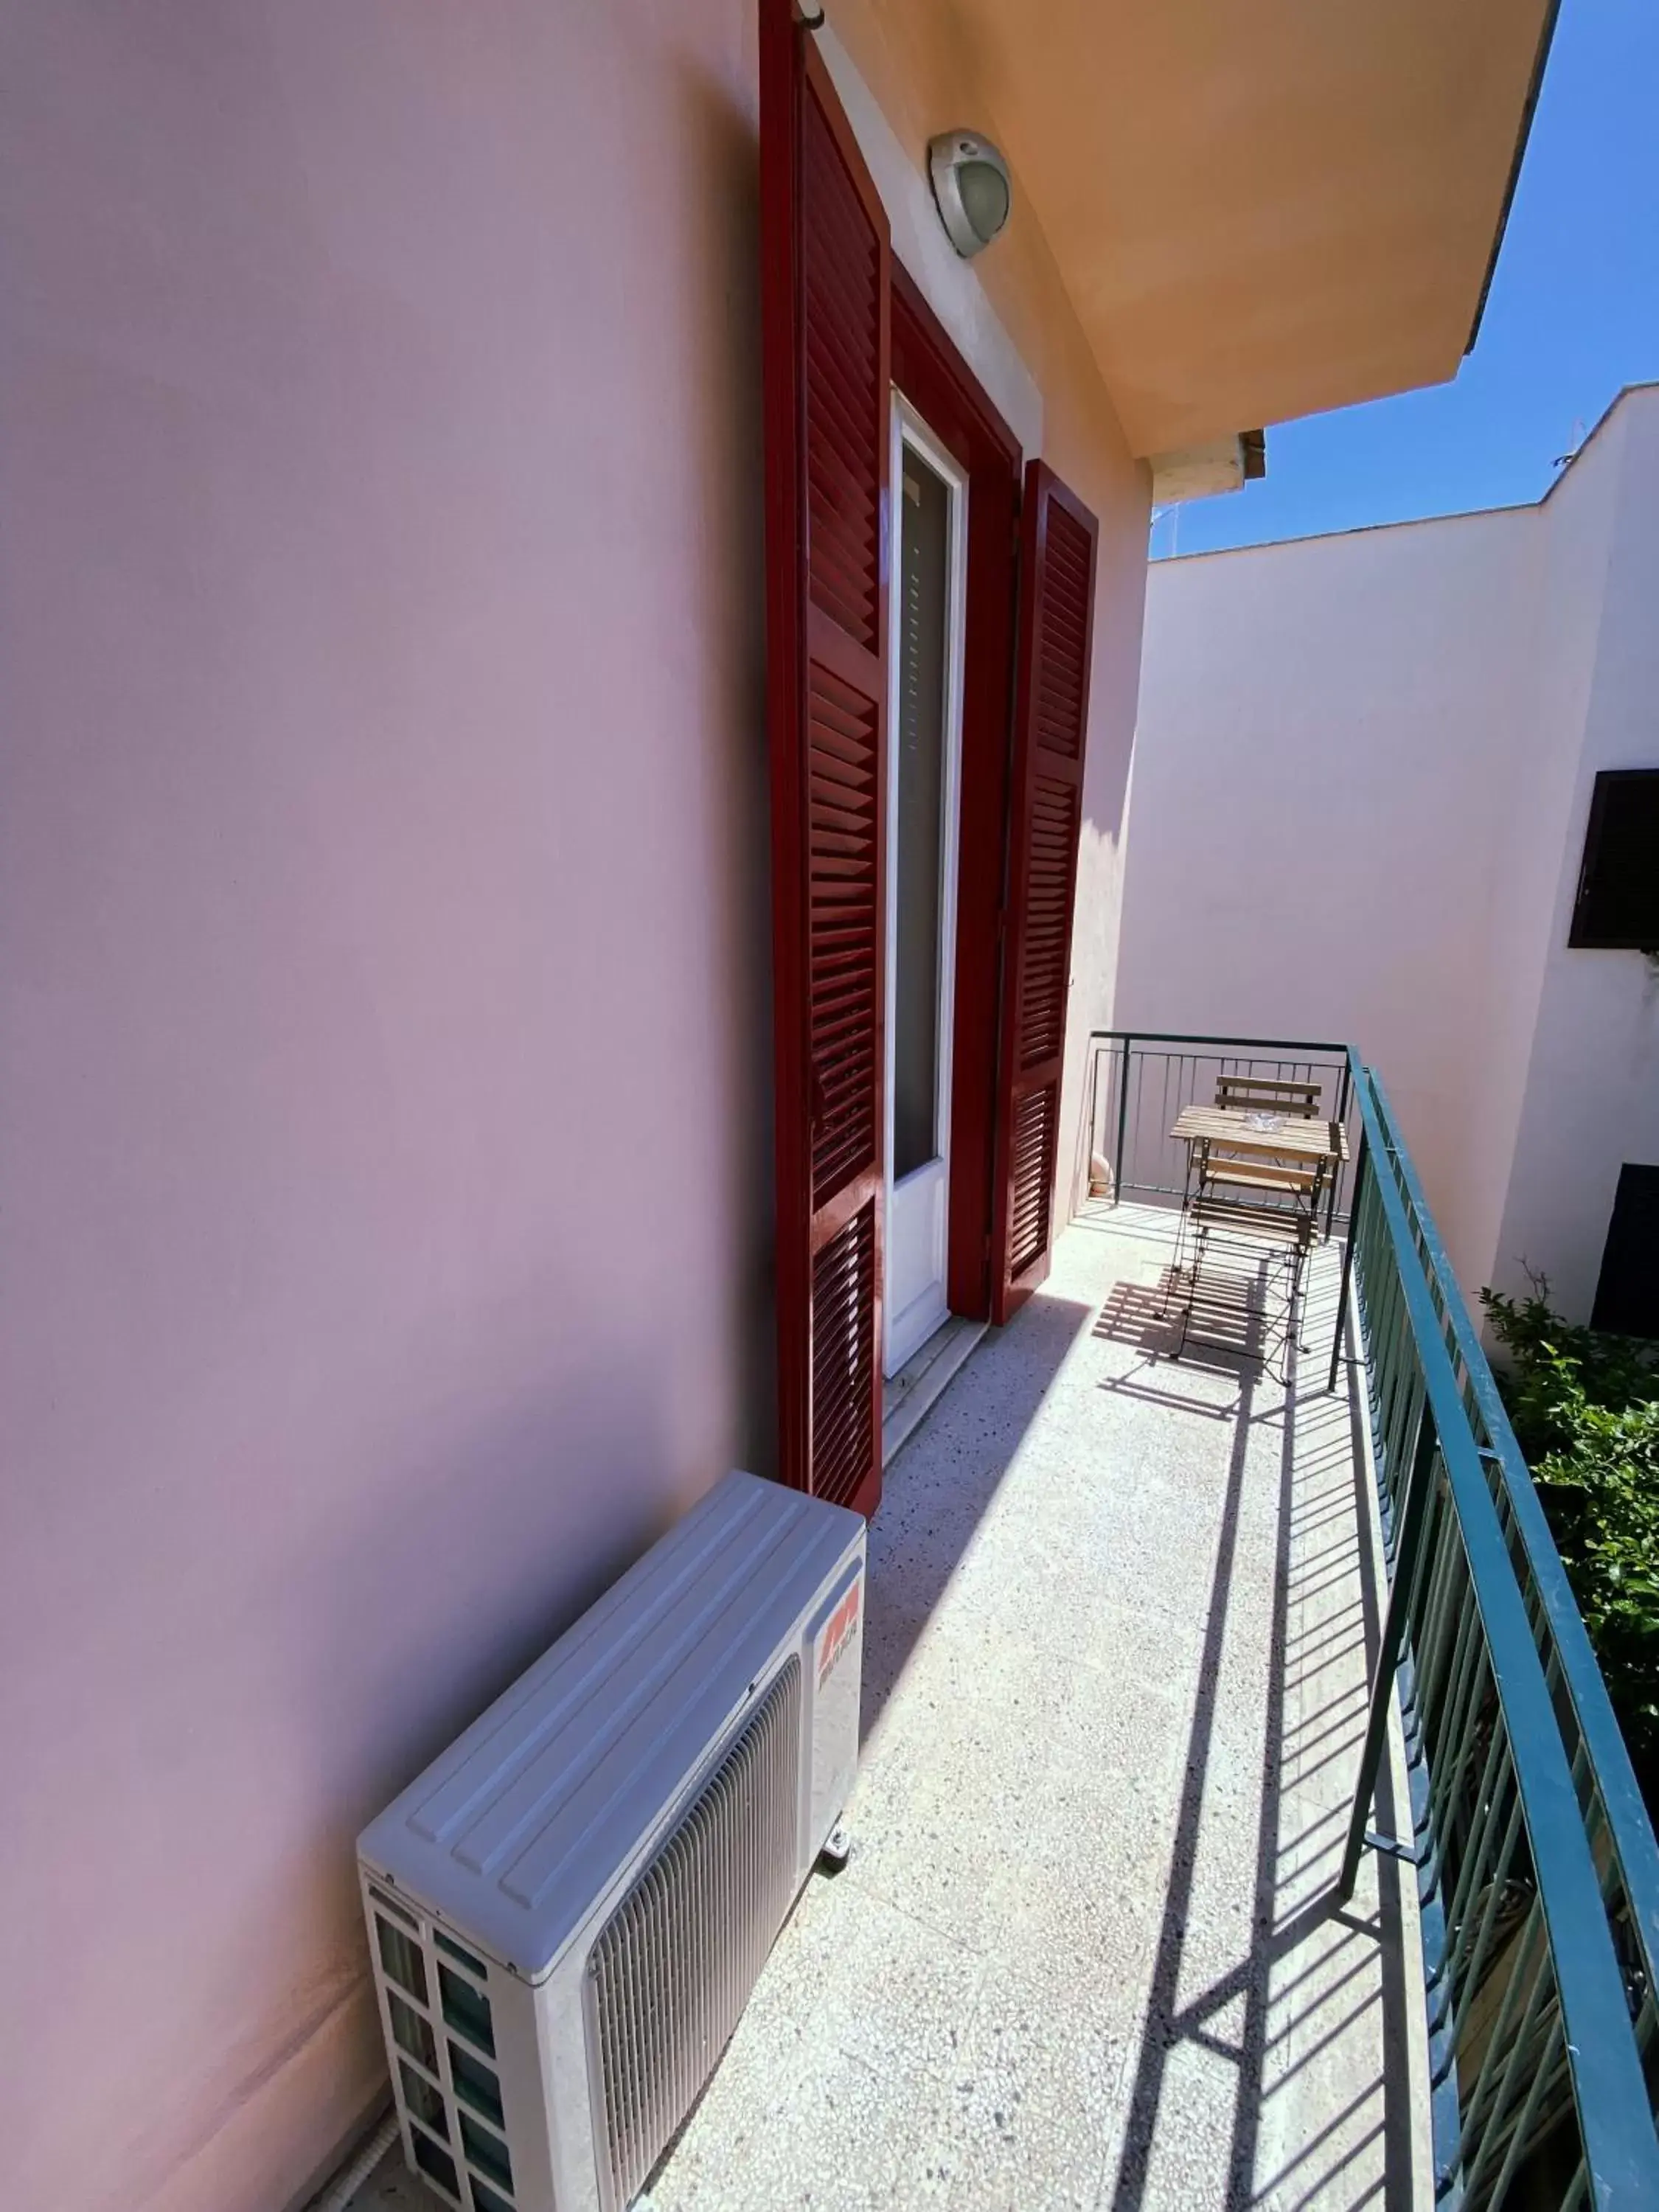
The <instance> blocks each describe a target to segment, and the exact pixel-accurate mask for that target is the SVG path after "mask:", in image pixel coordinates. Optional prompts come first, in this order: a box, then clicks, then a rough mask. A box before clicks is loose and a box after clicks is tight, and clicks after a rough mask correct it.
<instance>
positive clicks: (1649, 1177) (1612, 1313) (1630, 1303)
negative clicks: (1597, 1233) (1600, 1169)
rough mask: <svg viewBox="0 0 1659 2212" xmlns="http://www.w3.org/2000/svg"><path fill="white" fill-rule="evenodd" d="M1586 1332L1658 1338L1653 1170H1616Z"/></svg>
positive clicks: (1658, 1217)
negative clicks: (1616, 1183) (1602, 1330)
mask: <svg viewBox="0 0 1659 2212" xmlns="http://www.w3.org/2000/svg"><path fill="white" fill-rule="evenodd" d="M1590 1327H1591V1328H1605V1329H1609V1330H1611V1331H1613V1333H1614V1334H1616V1335H1620V1336H1651V1337H1659V1167H1650V1166H1644V1164H1641V1163H1640V1162H1639V1161H1629V1160H1627V1161H1626V1164H1624V1166H1623V1167H1621V1168H1620V1170H1619V1188H1618V1189H1617V1191H1616V1192H1615V1194H1614V1196H1613V1218H1612V1219H1611V1220H1610V1221H1609V1222H1608V1224H1607V1243H1606V1245H1605V1246H1604V1248H1603V1249H1602V1253H1601V1279H1600V1280H1599V1281H1598V1282H1597V1284H1596V1285H1595V1309H1594V1310H1593V1311H1592V1313H1591V1315H1590Z"/></svg>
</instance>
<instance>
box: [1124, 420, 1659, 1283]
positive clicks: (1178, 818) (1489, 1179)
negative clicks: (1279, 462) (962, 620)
mask: <svg viewBox="0 0 1659 2212" xmlns="http://www.w3.org/2000/svg"><path fill="white" fill-rule="evenodd" d="M1656 767H1659V386H1652V385H1647V386H1635V387H1632V388H1631V389H1629V390H1627V391H1626V392H1624V393H1622V394H1621V395H1620V398H1619V399H1618V400H1617V401H1616V402H1615V403H1614V404H1613V406H1612V407H1611V408H1610V409H1609V410H1608V411H1607V415H1606V416H1604V417H1603V418H1602V420H1601V423H1600V424H1599V425H1598V426H1597V428H1596V429H1595V432H1594V433H1593V434H1592V435H1591V436H1590V438H1589V441H1587V442H1586V444H1585V445H1584V447H1583V448H1582V449H1581V451H1580V453H1579V454H1578V456H1577V459H1576V460H1575V461H1574V462H1573V463H1572V465H1571V466H1570V467H1569V468H1568V469H1567V471H1566V472H1565V475H1564V476H1563V477H1561V478H1560V479H1559V481H1558V482H1557V483H1556V484H1555V485H1554V486H1553V487H1552V489H1551V490H1550V492H1549V494H1548V495H1547V497H1546V498H1544V499H1543V500H1542V501H1540V502H1539V503H1538V504H1537V505H1535V506H1532V507H1510V508H1503V509H1498V510H1495V511H1493V512H1491V513H1478V514H1462V515H1453V516H1450V517H1448V518H1446V519H1444V520H1437V521H1431V522H1419V523H1407V524H1401V525H1397V526H1389V527H1383V528H1378V529H1374V530H1362V531H1356V532H1349V533H1347V534H1345V535H1342V536H1338V537H1330V538H1308V539H1303V540H1299V541H1297V542H1294V543H1291V544H1283V545H1271V546H1256V547H1250V548H1248V549H1244V550H1239V551H1236V552H1228V553H1212V554H1200V555H1194V556H1189V557H1188V558H1184V559H1180V560H1174V561H1164V562H1157V563H1155V564H1154V565H1153V567H1152V571H1151V576H1150V580H1149V586H1148V591H1147V601H1146V651H1145V659H1144V661H1143V664H1142V672H1141V690H1140V711H1139V725H1138V728H1137V732H1136V738H1135V750H1134V763H1133V775H1132V781H1131V787H1130V798H1129V810H1128V829H1127V844H1126V861H1125V890H1124V908H1123V921H1122V939H1121V955H1120V967H1119V975H1118V987H1117V997H1116V1006H1117V1013H1116V1019H1117V1022H1118V1024H1119V1025H1120V1026H1121V1027H1123V1028H1127V1029H1135V1028H1138V1027H1141V1026H1144V1027H1145V1028H1146V1029H1148V1030H1152V1029H1158V1030H1186V1031H1200V1032H1212V1033H1218V1034H1226V1035H1229V1036H1244V1035H1252V1036H1285V1037H1319V1038H1329V1039H1351V1040H1352V1041H1353V1042H1356V1043H1357V1044H1358V1046H1359V1047H1360V1048H1361V1050H1362V1051H1363V1052H1364V1055H1365V1057H1366V1058H1367V1059H1368V1060H1373V1061H1375V1062H1376V1065H1377V1066H1378V1067H1379V1069H1380V1070H1381V1072H1382V1074H1383V1079H1384V1081H1385V1082H1386V1083H1387V1085H1388V1086H1389V1091H1390V1093H1391V1095H1392V1097H1394V1099H1395V1104H1396V1106H1397V1108H1398V1109H1399V1112H1400V1115H1401V1121H1402V1124H1403V1127H1404V1129H1405V1132H1406V1134H1407V1139H1408V1141H1409V1142H1410V1144H1411V1146H1412V1147H1413V1151H1414V1152H1415V1153H1416V1156H1417V1158H1418V1160H1419V1164H1420V1165H1421V1167H1422V1169H1423V1172H1424V1176H1425V1181H1426V1182H1427V1183H1428V1187H1429V1192H1428V1194H1429V1199H1430V1202H1431V1205H1432V1206H1433V1207H1434V1208H1435V1211H1436V1212H1437V1216H1438V1218H1439V1220H1440V1223H1441V1225H1442V1228H1443V1231H1444V1232H1445V1235H1446V1239H1447V1243H1448V1244H1449V1249H1450V1251H1451V1255H1452V1259H1453V1261H1454V1263H1455V1267H1456V1268H1457V1271H1458V1273H1459V1275H1460V1277H1461V1279H1462V1283H1463V1285H1464V1288H1465V1290H1466V1291H1468V1292H1469V1293H1470V1294H1471V1295H1472V1294H1473V1293H1474V1291H1477V1290H1478V1289H1479V1288H1480V1285H1482V1284H1485V1283H1489V1282H1496V1283H1497V1284H1498V1285H1499V1286H1500V1287H1505V1288H1510V1289H1515V1288H1518V1287H1520V1286H1522V1285H1523V1284H1524V1282H1525V1271H1526V1269H1527V1268H1528V1267H1530V1268H1533V1269H1534V1270H1538V1269H1541V1270H1542V1271H1543V1272H1544V1273H1547V1275H1548V1277H1549V1281H1550V1286H1551V1291H1552V1295H1553V1297H1554V1299H1555V1301H1556V1303H1557V1304H1559V1305H1560V1306H1561V1307H1562V1308H1563V1309H1564V1310H1565V1311H1566V1312H1567V1313H1568V1314H1569V1315H1570V1316H1572V1317H1574V1318H1587V1317H1588V1316H1589V1310H1590V1305H1591V1302H1592V1299H1593V1297H1594V1295H1595V1284H1596V1279H1597V1275H1598V1273H1599V1270H1600V1267H1601V1254H1602V1249H1603V1245H1604V1243H1605V1240H1606V1236H1607V1222H1608V1217H1609V1214H1610V1212H1611V1210H1612V1206H1613V1194H1614V1189H1615V1187H1616V1185H1617V1183H1618V1180H1619V1174H1620V1166H1621V1164H1623V1163H1625V1162H1643V1163H1654V1162H1659V973H1656V970H1655V968H1654V966H1653V964H1652V963H1650V962H1649V961H1648V960H1646V959H1645V958H1644V956H1643V955H1642V954H1641V953H1639V952H1630V951H1626V952H1604V951H1574V950H1569V948H1568V945H1567V934H1568V926H1569V921H1570V918H1571V910H1572V906H1573V902H1574V896H1575V893H1576V890H1577V876H1578V868H1579V863H1580V860H1581V857H1582V854H1583V842H1584V830H1585V823H1586V817H1587V815H1588V812H1589V801H1590V793H1591V787H1592V785H1593V783H1594V781H1595V775H1596V772H1597V771H1598V770H1599V769H1617V768H1656ZM1654 865H1655V867H1656V868H1659V854H1655V859H1654Z"/></svg>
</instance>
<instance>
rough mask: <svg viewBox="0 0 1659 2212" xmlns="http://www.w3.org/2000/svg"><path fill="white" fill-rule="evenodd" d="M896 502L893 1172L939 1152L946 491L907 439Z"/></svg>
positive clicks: (899, 1173) (899, 1174)
mask: <svg viewBox="0 0 1659 2212" xmlns="http://www.w3.org/2000/svg"><path fill="white" fill-rule="evenodd" d="M902 450H903V455H904V467H903V473H902V482H901V483H900V487H899V489H900V494H901V496H900V499H899V502H898V506H899V578H900V585H901V589H900V593H899V636H898V639H897V641H896V649H897V652H898V727H897V730H896V732H894V743H895V744H896V746H897V750H898V823H897V834H896V836H895V838H894V846H893V858H892V865H893V867H894V869H895V870H896V885H895V901H894V903H895V906H896V912H897V931H896V937H897V942H896V947H895V957H894V963H893V976H892V990H893V1179H894V1181H895V1182H899V1181H901V1180H902V1178H903V1177H904V1176H908V1175H909V1174H910V1173H911V1172H912V1171H913V1170H915V1169H916V1168H919V1167H923V1166H925V1165H926V1164H927V1162H928V1161H929V1160H931V1159H934V1158H937V1157H938V1154H939V1129H938V1115H939V1104H938V1101H939V956H940V951H941V947H940V945H939V892H940V888H941V879H942V875H943V870H944V851H945V839H944V811H945V642H946V630H947V627H948V623H949V605H948V602H949V597H950V523H951V495H950V490H949V488H948V487H947V485H946V484H945V481H944V479H943V478H942V477H940V476H939V474H938V472H937V471H935V470H933V469H931V468H930V467H929V466H928V465H927V462H926V461H924V460H923V459H921V455H920V454H918V453H913V452H912V451H911V450H910V448H909V447H908V446H906V447H904V448H903V449H902Z"/></svg>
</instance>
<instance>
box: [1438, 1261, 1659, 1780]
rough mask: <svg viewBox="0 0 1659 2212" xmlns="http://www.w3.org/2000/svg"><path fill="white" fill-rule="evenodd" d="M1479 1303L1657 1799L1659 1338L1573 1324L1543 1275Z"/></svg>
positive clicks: (1510, 1403) (1612, 1689)
mask: <svg viewBox="0 0 1659 2212" xmlns="http://www.w3.org/2000/svg"><path fill="white" fill-rule="evenodd" d="M1480 1303H1481V1304H1482V1305H1483V1306H1485V1308H1486V1312H1487V1314H1488V1316H1490V1318H1491V1322H1492V1329H1493V1333H1494V1334H1496V1336H1497V1338H1498V1341H1499V1343H1500V1344H1501V1345H1502V1346H1504V1350H1505V1351H1506V1352H1508V1354H1509V1356H1510V1361H1511V1363H1512V1364H1511V1366H1510V1369H1509V1370H1508V1371H1506V1372H1504V1373H1500V1375H1499V1376H1498V1387H1499V1389H1501V1390H1502V1392H1503V1394H1504V1404H1505V1406H1506V1407H1507V1408H1508V1411H1509V1415H1510V1419H1511V1421H1512V1422H1513V1423H1514V1425H1515V1432H1516V1439H1517V1440H1518V1442H1519V1443H1520V1446H1521V1449H1522V1451H1523V1452H1524V1453H1525V1454H1526V1456H1527V1462H1528V1465H1529V1466H1530V1468H1532V1472H1533V1479H1534V1481H1535V1482H1536V1483H1537V1486H1538V1494H1539V1497H1540V1498H1541V1501H1542V1503H1543V1507H1544V1510H1545V1513H1546V1514H1547V1516H1548V1519H1549V1523H1550V1528H1551V1529H1552V1531H1553V1534H1554V1537H1555V1541H1556V1543H1557V1546H1558V1547H1559V1550H1560V1553H1561V1560H1562V1565H1564V1566H1565V1568H1566V1571H1567V1579H1568V1580H1569V1581H1570V1582H1571V1584H1572V1588H1573V1594H1574V1595H1575V1596H1576V1597H1577V1600H1578V1607H1579V1610H1580V1612H1581V1613H1583V1616H1584V1626H1586V1628H1587V1629H1588V1630H1589V1638H1590V1642H1591V1643H1592V1644H1594V1646H1595V1654H1596V1656H1597V1658H1598V1659H1599V1660H1600V1662H1601V1672H1602V1674H1604V1675H1605V1677H1606V1678H1607V1690H1608V1693H1609V1695H1610V1696H1611V1697H1612V1699H1613V1707H1614V1710H1615V1711H1617V1713H1618V1715H1619V1718H1620V1724H1621V1725H1622V1727H1623V1729H1624V1730H1625V1735H1626V1741H1628V1743H1629V1745H1630V1748H1631V1755H1632V1758H1633V1759H1634V1760H1635V1761H1636V1764H1637V1766H1638V1770H1639V1771H1640V1773H1641V1776H1642V1780H1643V1786H1644V1790H1645V1791H1646V1794H1647V1796H1648V1802H1649V1807H1650V1810H1652V1809H1654V1807H1655V1797H1656V1784H1659V1367H1656V1364H1655V1361H1656V1354H1659V1346H1654V1345H1652V1344H1648V1343H1644V1342H1642V1341H1639V1340H1636V1339H1634V1338H1631V1337H1620V1336H1608V1335H1605V1334H1601V1333H1600V1332H1599V1331H1597V1330H1595V1329H1589V1328H1575V1327H1574V1326H1573V1325H1572V1324H1571V1323H1570V1322H1566V1321H1564V1320H1563V1319H1562V1317H1561V1316H1560V1315H1559V1314H1557V1313H1554V1312H1552V1310H1551V1309H1550V1304H1549V1285H1548V1284H1547V1283H1546V1282H1545V1281H1544V1280H1543V1279H1542V1278H1540V1279H1538V1280H1537V1281H1536V1282H1535V1283H1534V1286H1533V1290H1532V1293H1531V1295H1530V1296H1529V1297H1524V1298H1519V1299H1516V1298H1508V1297H1503V1296H1502V1295H1501V1294H1500V1293H1498V1292H1497V1291H1491V1290H1485V1291H1481V1293H1480Z"/></svg>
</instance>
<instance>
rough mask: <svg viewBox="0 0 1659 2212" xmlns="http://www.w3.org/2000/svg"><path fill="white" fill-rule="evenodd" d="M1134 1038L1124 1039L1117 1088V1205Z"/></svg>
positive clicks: (1114, 1186) (1114, 1179) (1114, 1177)
mask: <svg viewBox="0 0 1659 2212" xmlns="http://www.w3.org/2000/svg"><path fill="white" fill-rule="evenodd" d="M1134 1042H1135V1041H1134V1039H1133V1036H1127V1035H1126V1036H1124V1039H1123V1073H1122V1077H1121V1080H1120V1082H1119V1084H1118V1090H1117V1156H1116V1158H1115V1160H1114V1162H1113V1164H1112V1203H1113V1204H1114V1205H1115V1206H1116V1205H1120V1204H1121V1202H1122V1198H1123V1134H1124V1131H1125V1130H1126V1129H1127V1127H1128V1123H1129V1063H1130V1061H1131V1060H1132V1059H1133V1056H1134Z"/></svg>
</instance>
